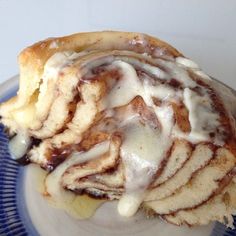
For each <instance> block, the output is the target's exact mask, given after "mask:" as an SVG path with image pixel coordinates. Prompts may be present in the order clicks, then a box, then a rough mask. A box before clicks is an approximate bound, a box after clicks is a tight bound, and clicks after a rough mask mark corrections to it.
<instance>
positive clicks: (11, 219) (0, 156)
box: [0, 126, 27, 236]
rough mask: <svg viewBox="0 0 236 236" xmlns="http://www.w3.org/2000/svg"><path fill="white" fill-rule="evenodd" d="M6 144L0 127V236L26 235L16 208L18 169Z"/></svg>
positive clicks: (5, 138)
mask: <svg viewBox="0 0 236 236" xmlns="http://www.w3.org/2000/svg"><path fill="white" fill-rule="evenodd" d="M7 143H8V139H7V137H6V136H5V135H4V133H3V126H0V148H1V149H0V176H1V177H0V235H9V236H13V235H27V231H26V229H25V226H24V223H23V222H22V220H21V218H20V215H19V210H18V207H17V195H16V192H17V184H18V179H19V178H18V176H19V172H20V168H19V166H18V164H17V163H16V162H15V161H14V160H12V159H11V158H10V154H9V152H8V146H7Z"/></svg>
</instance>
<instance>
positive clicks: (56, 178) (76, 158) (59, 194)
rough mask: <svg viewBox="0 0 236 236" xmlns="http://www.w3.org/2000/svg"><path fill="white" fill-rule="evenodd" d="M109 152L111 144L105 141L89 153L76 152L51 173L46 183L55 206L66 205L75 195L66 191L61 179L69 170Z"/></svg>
mask: <svg viewBox="0 0 236 236" xmlns="http://www.w3.org/2000/svg"><path fill="white" fill-rule="evenodd" d="M108 150H109V142H108V141H105V142H103V143H100V144H98V145H96V146H94V147H93V148H91V149H90V150H89V151H87V152H74V153H72V155H71V156H70V157H68V158H67V159H66V160H65V161H64V162H63V163H61V164H60V165H59V166H58V167H57V168H56V169H55V170H54V171H53V172H51V173H50V174H49V175H48V176H47V178H46V181H45V185H46V190H47V192H48V194H50V196H51V197H52V198H53V200H54V204H56V205H63V204H64V205H66V204H67V201H71V198H74V197H75V195H74V194H73V193H71V192H69V191H66V190H65V189H64V188H63V187H62V186H61V177H62V175H63V174H64V172H65V171H66V170H67V168H69V167H71V166H73V165H76V164H80V163H83V162H85V161H89V160H92V159H94V158H97V157H99V156H101V155H102V154H104V153H106V152H107V151H108Z"/></svg>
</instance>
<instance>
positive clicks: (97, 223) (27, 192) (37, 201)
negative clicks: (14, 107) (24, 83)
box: [0, 76, 236, 236]
mask: <svg viewBox="0 0 236 236" xmlns="http://www.w3.org/2000/svg"><path fill="white" fill-rule="evenodd" d="M17 81H18V77H17V76H15V77H13V78H11V79H10V80H8V81H7V82H5V83H4V84H2V85H1V86H0V102H2V101H4V100H7V99H8V98H10V97H12V96H14V95H15V93H16V91H17V89H18V82H17ZM32 179H33V168H32V167H31V166H27V167H22V166H19V165H18V164H17V163H16V162H15V161H14V160H12V159H11V158H10V154H9V152H8V139H7V137H6V135H5V134H4V132H3V126H0V235H4V236H5V235H6V236H18V235H19V236H21V235H22V236H23V235H30V236H31V235H32V236H37V235H43V236H44V235H45V236H75V235H81V236H96V235H102V236H108V235H112V236H113V235H114V236H115V235H120V236H126V235H127V236H128V235H137V236H141V235H143V236H144V235H145V236H154V235H155V236H159V235H160V236H169V235H175V236H197V235H201V236H205V235H212V236H223V235H236V231H235V230H230V229H226V228H225V227H224V226H223V225H221V224H219V223H216V224H212V225H209V226H204V227H195V228H188V227H177V226H173V225H170V224H167V223H165V222H162V221H161V220H159V219H157V218H155V219H146V218H145V217H144V216H143V215H142V214H141V213H140V214H137V215H136V216H135V217H132V218H129V219H126V218H122V217H120V216H119V215H118V214H117V210H116V202H110V203H106V204H104V205H103V206H102V207H100V208H99V209H98V210H97V212H96V214H95V215H94V216H93V217H92V218H90V219H89V220H76V219H74V218H72V217H71V216H69V215H68V214H66V213H65V212H64V211H63V210H60V209H55V208H52V207H51V206H49V205H48V203H47V202H46V200H45V199H43V197H42V196H41V195H40V193H38V192H37V191H36V190H35V186H34V183H33V181H32Z"/></svg>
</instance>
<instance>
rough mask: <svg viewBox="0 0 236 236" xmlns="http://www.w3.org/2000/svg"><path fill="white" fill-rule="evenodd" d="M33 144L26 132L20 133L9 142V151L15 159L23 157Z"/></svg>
mask: <svg viewBox="0 0 236 236" xmlns="http://www.w3.org/2000/svg"><path fill="white" fill-rule="evenodd" d="M30 144H31V140H30V137H29V135H28V133H26V132H25V131H19V132H18V133H17V135H16V136H14V137H13V138H12V139H11V140H10V142H9V150H10V153H11V154H12V155H11V156H12V158H13V159H16V160H17V159H20V158H21V157H23V156H24V155H25V154H26V152H27V150H28V148H29V146H30Z"/></svg>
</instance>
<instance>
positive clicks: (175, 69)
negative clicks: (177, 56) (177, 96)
mask: <svg viewBox="0 0 236 236" xmlns="http://www.w3.org/2000/svg"><path fill="white" fill-rule="evenodd" d="M157 62H158V63H159V64H160V65H161V66H163V67H164V68H166V69H167V70H168V74H169V76H170V78H174V79H176V80H178V81H180V82H181V83H183V85H184V86H185V87H189V88H193V87H195V86H196V82H195V81H193V80H192V79H191V78H190V77H189V75H188V72H187V71H186V69H185V68H183V67H181V66H179V65H178V64H177V63H176V62H171V61H165V60H161V59H157Z"/></svg>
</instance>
